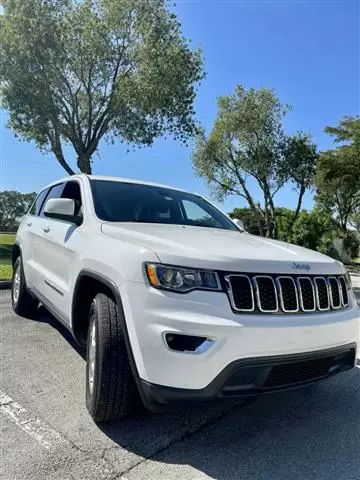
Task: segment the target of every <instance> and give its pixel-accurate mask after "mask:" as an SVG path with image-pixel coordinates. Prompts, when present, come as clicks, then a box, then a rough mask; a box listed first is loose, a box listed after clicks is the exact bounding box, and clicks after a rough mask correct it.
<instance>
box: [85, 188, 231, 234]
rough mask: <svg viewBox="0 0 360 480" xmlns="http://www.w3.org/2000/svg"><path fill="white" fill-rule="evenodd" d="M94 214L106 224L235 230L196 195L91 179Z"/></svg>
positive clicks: (223, 217)
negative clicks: (147, 224)
mask: <svg viewBox="0 0 360 480" xmlns="http://www.w3.org/2000/svg"><path fill="white" fill-rule="evenodd" d="M91 188H92V192H93V198H94V205H95V212H96V215H97V216H98V217H99V218H100V219H101V220H105V221H107V222H142V223H165V224H169V225H192V226H197V227H209V228H221V229H224V230H238V228H237V227H236V226H235V225H234V223H233V222H232V221H231V220H229V219H228V218H227V217H226V216H225V215H224V214H223V213H221V212H220V211H219V210H218V209H217V208H215V207H213V206H212V205H211V204H210V203H209V202H207V201H206V200H204V199H203V198H202V197H199V196H197V195H194V194H191V193H187V192H181V191H178V190H173V189H171V188H164V187H155V186H152V185H142V184H137V183H126V182H116V181H115V182H114V181H109V180H91Z"/></svg>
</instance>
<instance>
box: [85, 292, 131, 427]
mask: <svg viewBox="0 0 360 480" xmlns="http://www.w3.org/2000/svg"><path fill="white" fill-rule="evenodd" d="M122 315H123V314H122V312H121V311H120V310H119V308H118V306H117V304H116V303H115V301H114V300H113V299H112V298H111V297H110V296H108V295H106V294H103V293H99V294H97V295H96V297H95V298H94V300H93V302H92V304H91V307H90V313H89V316H90V317H89V329H88V342H87V356H86V407H87V409H88V411H89V413H90V415H91V416H92V418H93V419H94V420H95V421H96V422H104V421H110V420H119V419H122V418H124V417H126V416H128V415H130V414H131V413H133V411H134V410H135V408H136V407H137V406H138V405H139V404H140V397H139V394H138V391H137V387H136V384H135V380H134V378H133V375H132V372H131V368H130V363H129V359H128V355H127V351H126V345H125V340H124V334H123V331H122V322H123V320H124V319H123V318H122Z"/></svg>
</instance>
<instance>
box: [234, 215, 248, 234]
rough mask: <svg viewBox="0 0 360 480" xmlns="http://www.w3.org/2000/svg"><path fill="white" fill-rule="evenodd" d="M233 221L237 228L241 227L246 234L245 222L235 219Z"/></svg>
mask: <svg viewBox="0 0 360 480" xmlns="http://www.w3.org/2000/svg"><path fill="white" fill-rule="evenodd" d="M232 221H233V222H234V223H235V225H236V226H237V227H239V228H240V229H241V230H244V232H245V227H244V222H243V221H242V220H239V219H238V218H233V219H232Z"/></svg>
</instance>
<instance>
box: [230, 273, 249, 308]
mask: <svg viewBox="0 0 360 480" xmlns="http://www.w3.org/2000/svg"><path fill="white" fill-rule="evenodd" d="M233 278H234V279H239V278H240V279H244V280H245V281H246V282H247V283H248V285H249V292H250V303H251V305H252V306H251V308H242V307H239V304H240V303H241V302H236V298H235V296H234V291H233V288H232V284H231V280H232V279H233ZM225 282H226V288H227V291H228V293H229V297H230V301H231V305H232V307H233V309H234V310H236V311H237V312H253V311H254V310H255V298H254V289H253V285H252V282H251V280H250V277H249V276H248V275H228V276H226V277H225Z"/></svg>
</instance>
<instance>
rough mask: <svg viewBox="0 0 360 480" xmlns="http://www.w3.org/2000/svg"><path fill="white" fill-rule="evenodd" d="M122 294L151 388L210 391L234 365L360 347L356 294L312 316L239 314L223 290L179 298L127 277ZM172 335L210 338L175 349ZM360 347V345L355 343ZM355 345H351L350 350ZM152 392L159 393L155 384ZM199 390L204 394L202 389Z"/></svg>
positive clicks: (139, 363) (140, 371)
mask: <svg viewBox="0 0 360 480" xmlns="http://www.w3.org/2000/svg"><path fill="white" fill-rule="evenodd" d="M123 287H125V288H123V289H122V291H121V297H122V301H123V307H124V312H125V318H126V323H127V330H128V334H129V340H130V345H131V349H132V353H133V356H134V359H135V364H136V370H137V376H138V377H139V378H140V379H141V380H142V381H143V382H142V383H144V385H145V387H144V390H146V388H148V387H147V385H148V384H151V385H161V386H163V387H165V388H166V387H170V388H175V389H181V390H193V391H198V390H204V389H206V388H208V387H209V386H210V385H214V382H215V380H216V379H218V378H219V375H220V374H221V373H222V372H224V371H227V370H226V369H227V368H229V366H231V365H234V364H236V365H240V363H238V362H244V361H249V362H250V364H251V365H253V361H254V359H256V363H257V362H258V359H269V358H270V361H272V360H271V359H272V358H273V357H279V356H281V357H283V358H285V357H287V356H292V355H297V354H304V353H306V354H311V353H312V354H314V352H319V351H320V352H321V351H324V350H329V349H336V348H337V347H343V346H349V345H351V348H352V349H354V348H355V350H356V344H357V343H358V339H359V319H360V310H359V309H358V308H357V307H356V306H355V301H354V298H353V297H352V295H351V296H350V297H351V298H350V305H349V308H347V309H346V310H339V311H333V312H330V313H329V312H317V313H311V314H288V315H285V314H281V315H275V314H271V315H269V314H259V315H254V314H236V313H234V312H233V311H232V310H231V307H230V303H229V300H228V297H227V295H226V294H225V293H222V292H206V291H194V292H191V293H188V294H184V295H180V294H177V293H172V292H164V291H161V290H156V289H153V288H151V287H150V286H149V285H146V284H143V283H135V282H126V284H125V285H123ZM166 332H173V333H182V334H186V335H199V336H204V337H211V338H213V339H214V340H215V341H214V343H213V345H212V346H211V347H210V348H209V349H208V350H207V351H205V352H203V353H197V354H193V353H185V352H176V351H172V350H169V348H168V347H167V346H166V344H165V342H164V334H165V333H166ZM354 345H355V346H354ZM349 348H350V347H349ZM148 389H150V390H153V389H154V388H153V387H149V388H148ZM195 395H197V394H196V393H195Z"/></svg>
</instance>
